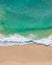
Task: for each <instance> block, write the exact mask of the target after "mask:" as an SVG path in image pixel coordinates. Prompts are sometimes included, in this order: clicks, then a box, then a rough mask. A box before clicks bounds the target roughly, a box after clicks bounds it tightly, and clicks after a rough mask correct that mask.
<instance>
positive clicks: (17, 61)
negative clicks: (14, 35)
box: [0, 44, 52, 65]
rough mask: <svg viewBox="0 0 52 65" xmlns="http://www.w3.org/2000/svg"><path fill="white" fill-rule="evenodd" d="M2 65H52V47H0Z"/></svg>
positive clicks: (32, 45)
mask: <svg viewBox="0 0 52 65" xmlns="http://www.w3.org/2000/svg"><path fill="white" fill-rule="evenodd" d="M0 65H52V47H49V46H48V47H45V46H43V45H35V44H28V45H24V46H12V47H0Z"/></svg>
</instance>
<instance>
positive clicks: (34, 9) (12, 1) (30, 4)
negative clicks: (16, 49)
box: [0, 0, 52, 46]
mask: <svg viewBox="0 0 52 65" xmlns="http://www.w3.org/2000/svg"><path fill="white" fill-rule="evenodd" d="M26 44H40V45H45V46H52V0H0V46H13V45H26Z"/></svg>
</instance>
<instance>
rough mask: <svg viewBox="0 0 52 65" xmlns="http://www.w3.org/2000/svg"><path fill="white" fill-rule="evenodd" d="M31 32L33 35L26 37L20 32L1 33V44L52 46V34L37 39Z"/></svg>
mask: <svg viewBox="0 0 52 65" xmlns="http://www.w3.org/2000/svg"><path fill="white" fill-rule="evenodd" d="M33 36H34V35H33V34H31V37H30V36H29V37H24V36H21V35H19V34H14V35H9V36H5V35H0V46H16V45H26V44H38V45H45V46H52V35H50V36H49V37H48V38H42V39H36V38H34V37H33Z"/></svg>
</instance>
